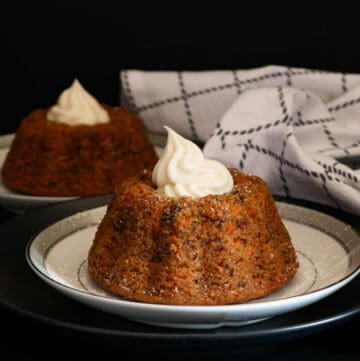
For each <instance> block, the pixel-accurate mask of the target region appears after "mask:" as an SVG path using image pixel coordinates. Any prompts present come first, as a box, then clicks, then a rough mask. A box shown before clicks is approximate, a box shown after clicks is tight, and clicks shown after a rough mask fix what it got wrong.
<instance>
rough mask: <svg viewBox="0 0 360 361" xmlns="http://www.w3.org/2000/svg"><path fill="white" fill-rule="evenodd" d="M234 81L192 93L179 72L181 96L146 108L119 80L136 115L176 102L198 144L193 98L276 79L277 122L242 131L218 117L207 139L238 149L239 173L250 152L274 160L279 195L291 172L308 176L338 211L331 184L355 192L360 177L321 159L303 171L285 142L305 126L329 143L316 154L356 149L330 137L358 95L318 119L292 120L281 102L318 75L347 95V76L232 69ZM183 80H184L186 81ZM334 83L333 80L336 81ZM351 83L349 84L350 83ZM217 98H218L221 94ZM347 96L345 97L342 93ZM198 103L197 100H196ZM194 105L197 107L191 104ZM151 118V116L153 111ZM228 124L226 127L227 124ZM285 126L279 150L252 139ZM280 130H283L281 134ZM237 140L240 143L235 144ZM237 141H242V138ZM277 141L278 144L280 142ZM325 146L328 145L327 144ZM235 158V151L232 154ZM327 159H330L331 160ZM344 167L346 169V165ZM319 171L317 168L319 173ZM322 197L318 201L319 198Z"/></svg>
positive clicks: (286, 188)
mask: <svg viewBox="0 0 360 361" xmlns="http://www.w3.org/2000/svg"><path fill="white" fill-rule="evenodd" d="M230 74H231V75H232V79H230V80H229V81H226V82H223V83H221V84H217V85H213V86H206V87H203V88H201V89H197V90H191V85H190V83H189V84H186V81H184V75H185V74H184V72H177V80H178V89H179V94H178V95H175V96H172V97H168V98H166V97H165V98H163V99H155V100H154V101H151V102H149V103H148V104H139V103H138V102H137V101H136V98H135V97H134V96H133V90H132V88H131V82H129V77H128V75H127V72H126V71H124V72H122V82H123V92H124V95H125V98H126V99H127V100H128V103H129V104H130V107H131V110H132V111H133V112H135V113H137V114H142V113H144V112H147V111H150V110H156V109H157V108H160V107H164V106H168V105H169V104H172V105H174V104H178V105H179V106H180V108H174V109H176V111H177V110H179V109H180V110H181V108H183V109H184V114H185V118H184V119H186V121H187V123H188V125H189V128H190V131H191V137H192V139H193V140H194V141H195V142H198V143H200V141H199V134H198V129H199V130H200V129H201V128H200V127H198V126H199V124H198V121H200V120H198V119H197V118H196V116H195V114H196V113H194V112H193V111H192V108H191V104H192V101H195V98H197V97H201V96H206V95H208V94H215V93H221V92H225V91H226V92H227V93H226V94H229V92H228V91H229V90H231V89H232V90H233V92H234V93H233V96H234V99H236V96H238V95H240V94H241V93H242V92H243V91H244V90H246V89H249V88H253V87H256V86H258V85H260V86H261V82H264V81H267V80H270V81H271V80H276V81H277V82H278V83H282V84H283V85H282V86H278V87H277V91H278V102H279V103H278V104H279V110H280V113H279V115H278V118H277V119H270V120H268V121H267V122H266V123H264V124H259V125H257V126H252V127H248V128H246V127H244V124H236V123H234V124H233V125H230V129H229V128H227V127H225V126H224V124H222V122H221V119H219V121H218V122H217V123H216V126H215V127H214V129H213V130H212V133H211V135H210V138H218V140H219V142H220V148H221V150H223V151H224V150H228V149H230V148H234V147H238V148H239V152H238V157H239V158H238V160H237V161H238V167H239V168H240V169H242V170H245V169H246V168H247V167H246V166H247V160H248V159H249V158H250V152H257V153H260V154H261V155H263V156H265V157H269V158H270V159H271V160H274V161H275V162H276V164H277V174H278V176H279V177H280V181H281V185H282V189H283V194H284V195H286V196H291V194H292V189H291V184H292V183H289V181H288V178H287V177H288V176H290V174H291V176H293V173H294V172H295V173H298V174H299V177H300V178H301V177H302V178H303V179H304V182H305V183H306V178H310V179H312V183H317V185H318V187H320V188H321V189H322V190H323V196H324V197H327V200H328V201H327V203H328V204H330V205H333V206H335V207H338V208H340V209H342V208H343V207H342V199H341V197H338V195H337V194H338V193H337V192H336V191H335V188H336V187H335V186H334V185H336V184H338V183H343V184H344V183H345V184H347V185H349V186H352V185H354V187H355V188H356V189H358V184H359V183H360V177H358V176H357V175H356V174H355V172H351V170H350V171H347V170H344V169H343V168H344V167H339V166H338V165H337V164H336V162H333V163H332V164H327V163H326V162H324V161H319V160H317V159H316V158H315V159H314V161H315V163H316V164H317V165H318V167H316V166H312V167H310V168H309V169H306V167H305V166H304V165H301V164H307V163H302V162H301V160H300V159H298V160H294V159H290V158H289V157H290V155H287V150H288V147H289V146H290V145H289V143H288V142H289V140H290V139H291V137H292V136H294V133H293V132H292V131H291V128H290V127H289V125H291V126H292V127H294V128H297V127H307V126H310V127H311V126H314V125H316V126H318V127H317V129H320V130H322V132H323V134H324V135H325V140H327V141H328V144H329V147H328V148H327V149H322V150H321V151H320V150H319V153H324V152H327V151H334V150H341V151H343V152H344V156H348V155H349V154H350V150H352V149H355V148H358V147H359V146H360V140H359V141H355V142H353V143H352V144H348V145H344V144H343V142H340V141H339V140H337V139H336V137H335V136H334V133H333V129H335V128H333V123H336V117H337V113H338V112H342V111H345V110H347V109H348V108H350V107H355V106H359V105H360V97H359V96H355V97H350V94H349V96H348V98H344V97H342V98H341V99H342V100H340V99H339V102H336V101H334V102H332V103H331V106H328V111H329V113H330V114H329V116H323V117H316V118H307V117H304V113H302V112H301V111H297V112H296V113H295V114H292V115H293V117H292V116H291V115H290V114H289V110H288V104H287V103H286V101H285V99H284V91H285V87H288V86H290V87H291V86H296V82H297V80H299V77H303V76H304V77H305V76H312V75H315V76H316V75H317V74H330V75H331V76H337V77H338V78H337V79H339V81H338V84H339V85H338V87H339V88H338V89H339V90H338V91H339V92H341V93H342V94H345V93H347V92H348V91H349V78H348V74H345V73H333V72H327V71H320V70H311V69H297V68H291V67H287V68H285V67H284V68H282V69H279V70H276V71H270V72H269V71H268V72H266V71H265V72H264V73H263V74H260V75H257V76H249V77H247V78H244V75H243V73H241V77H240V76H239V73H238V71H236V70H232V71H231V73H230ZM186 79H187V78H185V80H186ZM335 83H336V78H335ZM350 84H352V83H350ZM305 94H306V97H307V98H308V99H309V98H311V96H312V95H310V94H309V93H307V92H305ZM219 95H220V94H219ZM344 96H345V97H346V95H344ZM199 101H201V99H200V100H199ZM193 104H195V103H193ZM154 114H155V113H154ZM227 126H229V125H227ZM275 127H283V128H284V132H283V139H281V138H280V139H279V140H278V145H277V147H280V149H278V148H276V149H278V150H277V151H274V150H273V149H272V148H271V147H270V146H269V145H267V146H266V145H265V146H264V145H263V144H256V143H255V141H254V139H256V137H255V136H256V135H257V134H258V133H260V132H266V131H268V130H269V131H271V130H272V128H275ZM281 132H282V130H281ZM238 138H239V142H241V143H239V142H238V143H235V145H234V142H236V141H237V139H238ZM240 139H241V140H240ZM280 142H281V143H280ZM325 145H326V144H325ZM231 154H236V153H231ZM329 159H331V158H329ZM345 168H346V167H345ZM288 169H291V170H292V172H291V173H289V172H288ZM319 169H320V170H319ZM319 198H321V197H319Z"/></svg>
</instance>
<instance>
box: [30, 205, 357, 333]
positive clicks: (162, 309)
mask: <svg viewBox="0 0 360 361" xmlns="http://www.w3.org/2000/svg"><path fill="white" fill-rule="evenodd" d="M280 204H283V205H285V206H289V205H290V206H291V207H293V209H294V208H295V210H296V209H297V210H298V211H299V212H304V211H305V212H310V215H312V214H314V212H315V213H320V214H321V215H322V216H323V217H324V216H325V218H326V219H329V218H330V219H331V220H335V221H336V222H337V223H338V225H339V226H340V227H347V228H348V226H349V224H348V223H345V222H343V221H342V220H339V219H337V218H335V217H332V216H331V215H328V214H324V213H322V212H319V211H317V210H314V209H310V208H307V207H303V206H299V205H295V204H289V202H284V201H277V206H279V205H280ZM104 206H106V205H103V206H98V207H93V208H89V209H86V210H83V211H81V212H78V213H83V212H89V211H96V209H100V208H103V207H104ZM72 216H74V214H70V215H68V216H66V217H63V218H61V219H60V220H58V221H57V222H54V223H52V224H50V225H48V226H47V227H44V228H42V229H41V230H39V232H37V233H36V234H34V236H33V237H32V238H31V239H30V240H29V241H28V242H27V244H26V249H25V257H26V261H27V263H28V265H29V266H30V268H31V269H32V270H33V271H34V272H35V273H36V274H37V276H38V277H40V278H42V280H43V281H45V282H46V283H48V284H49V285H50V286H51V287H53V288H55V289H56V291H57V292H61V293H63V294H65V295H66V296H67V297H69V298H71V299H74V298H75V301H76V302H79V303H82V304H85V305H87V306H88V307H89V305H88V303H87V302H82V301H79V300H78V297H80V298H85V299H87V300H92V301H94V302H100V303H103V304H106V305H107V306H109V305H110V306H115V307H116V306H119V307H120V308H121V311H120V312H114V314H115V315H116V316H120V317H123V318H126V319H128V320H129V319H130V320H131V318H129V317H128V316H127V314H128V312H127V310H126V309H131V311H130V312H134V310H141V311H143V312H144V313H146V314H150V313H151V312H152V311H154V312H159V313H160V315H159V317H160V321H151V322H150V321H149V323H150V324H156V323H157V324H158V325H161V324H162V323H163V322H164V321H162V318H163V317H164V315H166V314H167V313H168V314H172V315H173V316H174V317H175V318H176V319H179V317H180V318H181V317H182V316H190V317H191V316H192V315H194V313H199V312H200V314H201V315H200V319H204V318H205V319H206V317H211V316H214V315H215V314H217V313H218V312H222V313H224V316H223V318H222V319H219V320H215V321H211V320H209V321H208V322H206V320H205V321H204V320H202V321H200V319H199V320H194V321H193V322H186V323H185V324H188V325H191V324H193V325H206V324H208V325H210V324H212V325H219V326H215V327H220V326H222V325H224V326H230V327H233V326H232V324H236V323H239V322H242V319H243V318H242V317H241V316H240V319H237V320H232V321H227V320H226V316H227V315H231V314H232V312H237V313H241V314H244V313H246V312H249V311H250V312H258V311H259V310H261V309H262V308H263V307H264V306H265V305H266V310H268V311H267V313H268V314H272V313H273V312H272V310H273V308H274V307H275V308H279V307H280V308H281V307H283V306H284V305H287V306H289V305H290V307H291V309H290V310H288V309H287V310H285V312H281V313H277V312H276V313H275V315H274V314H273V315H270V316H268V315H267V316H264V317H266V318H268V317H270V318H273V317H277V316H282V315H285V314H286V313H289V312H299V311H300V310H301V309H302V308H304V307H307V306H310V305H312V304H313V303H316V302H319V301H321V300H322V299H323V298H326V297H329V296H331V295H332V294H333V293H334V292H337V291H338V290H340V289H341V288H342V287H344V286H346V285H347V284H348V283H350V282H351V281H352V280H353V279H354V278H355V277H356V276H357V275H359V273H360V262H358V264H357V265H356V266H355V267H354V269H353V270H352V271H351V272H350V273H348V274H347V275H346V276H345V277H342V278H341V279H339V280H337V281H335V282H332V283H330V284H328V285H327V286H325V287H321V288H319V289H316V290H313V291H310V292H305V293H302V294H299V295H295V296H291V297H285V298H280V299H277V300H269V301H264V302H262V301H256V302H254V303H240V304H229V305H207V306H206V305H163V304H153V303H144V302H137V301H131V300H125V299H117V298H114V299H113V298H110V297H104V296H100V295H96V294H93V293H91V292H87V291H85V290H81V289H79V288H75V287H72V286H70V285H66V284H64V283H62V282H61V281H57V280H55V279H54V278H52V277H51V276H50V275H49V274H48V273H45V272H43V271H42V270H40V269H39V268H38V267H37V266H36V264H35V262H34V261H33V260H32V258H31V256H30V251H31V246H32V245H33V244H34V242H35V241H36V238H37V237H38V236H39V235H40V234H41V233H42V232H44V231H46V229H48V228H49V227H51V226H53V225H54V224H56V223H61V222H63V221H65V220H66V219H67V218H69V217H72ZM285 219H286V218H285ZM290 220H291V221H293V219H290ZM298 223H300V224H304V225H305V226H309V227H313V228H315V227H314V225H311V224H310V225H309V224H306V223H301V222H298ZM84 226H85V227H84ZM90 226H93V224H91V225H89V227H90ZM350 227H351V226H350ZM82 228H88V227H86V225H81V229H82ZM316 229H319V230H321V231H322V232H323V233H325V232H326V231H325V230H324V228H322V229H321V227H316ZM351 229H352V230H353V231H354V233H355V234H356V235H357V236H358V237H359V236H360V234H359V232H357V231H356V230H355V229H354V228H353V227H351ZM75 231H76V230H75ZM71 233H73V232H71ZM330 236H331V238H333V241H334V242H337V243H338V244H340V245H342V244H341V243H340V242H339V240H338V237H335V235H332V234H330ZM62 239H63V235H60V238H59V240H58V241H60V242H61V240H62ZM43 256H44V255H43V254H42V255H41V259H42V260H44V257H43ZM347 258H349V257H348V255H347ZM54 284H55V286H54ZM59 288H60V290H59ZM64 289H65V291H64V292H63V290H64ZM69 293H71V294H75V297H73V295H71V296H69ZM323 293H325V295H322V294H323ZM299 302H300V303H301V302H305V305H300V306H299V305H298V303H299ZM93 308H95V309H98V308H97V307H93ZM124 308H125V312H124V311H123V310H124ZM287 308H288V307H287ZM102 312H107V311H102ZM107 313H109V312H107ZM110 314H111V313H110ZM194 317H196V315H194ZM262 317H263V316H261V317H259V318H262ZM132 320H134V321H137V322H148V321H145V320H146V317H145V318H143V317H141V318H136V319H135V318H132ZM252 320H254V318H252ZM163 324H164V323H163ZM179 324H180V321H178V320H174V321H167V325H174V326H172V327H175V328H179V327H178V326H176V325H179ZM200 327H201V326H200ZM239 327H243V326H239ZM180 328H181V327H180ZM196 328H197V327H196V326H195V327H194V326H193V327H191V326H190V329H196ZM210 329H211V328H210Z"/></svg>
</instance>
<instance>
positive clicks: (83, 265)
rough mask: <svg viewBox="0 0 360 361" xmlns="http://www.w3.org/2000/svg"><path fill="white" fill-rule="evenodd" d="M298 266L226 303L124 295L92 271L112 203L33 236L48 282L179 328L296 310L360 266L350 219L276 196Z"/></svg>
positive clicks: (35, 257) (32, 247)
mask: <svg viewBox="0 0 360 361" xmlns="http://www.w3.org/2000/svg"><path fill="white" fill-rule="evenodd" d="M277 204H278V207H279V210H280V213H281V216H282V218H283V220H284V223H285V225H286V227H287V229H288V230H289V232H290V235H291V238H292V242H293V244H294V246H295V249H296V251H297V256H298V260H299V263H300V268H299V270H298V272H297V274H296V276H295V277H294V279H293V280H291V281H290V282H289V283H288V284H287V285H286V286H285V287H283V288H282V289H280V290H278V291H277V292H275V293H273V294H272V295H270V296H267V297H263V298H261V299H258V300H254V301H251V302H248V303H244V304H234V305H225V306H173V305H158V304H148V303H141V302H132V301H126V300H124V299H120V298H118V297H116V296H114V295H112V294H110V293H108V292H106V291H105V290H103V289H102V288H100V287H99V286H97V285H96V284H95V283H94V282H93V281H92V279H91V278H90V276H89V274H88V272H87V255H88V250H89V248H90V246H91V244H92V241H93V239H94V234H95V231H96V229H97V225H98V223H99V222H100V220H101V219H102V217H103V216H104V214H105V211H106V207H99V208H94V209H91V210H88V211H84V212H79V213H77V214H74V215H72V216H70V217H67V218H64V219H63V220H61V221H59V222H56V223H54V224H52V225H51V226H49V227H47V228H45V229H44V230H43V231H41V232H40V233H39V234H38V235H37V236H36V237H35V238H34V239H32V240H31V241H30V242H29V244H28V247H27V251H26V258H27V261H28V263H29V265H30V267H31V268H32V269H33V270H34V271H35V273H36V274H37V275H38V276H39V277H40V278H42V279H43V280H44V281H45V282H47V283H48V284H49V285H51V286H52V287H54V288H55V289H57V290H58V291H60V292H62V293H64V294H66V295H67V296H69V297H71V298H73V299H75V300H77V301H79V302H81V303H84V304H86V305H88V306H91V307H94V308H96V309H100V310H102V311H105V312H109V313H112V314H114V315H117V316H123V317H126V318H129V319H131V320H135V321H138V322H143V323H147V324H152V325H157V326H165V327H175V328H196V329H200V328H215V327H220V326H239V325H243V324H248V323H251V322H257V321H260V320H263V319H266V318H269V317H273V316H276V315H280V314H283V313H286V312H290V311H294V310H296V309H299V308H301V307H304V306H307V305H309V304H312V303H314V302H316V301H318V300H320V299H322V298H324V297H326V296H328V295H330V294H331V293H333V292H335V291H337V290H339V289H340V288H341V287H343V286H344V285H345V284H347V283H348V282H350V281H351V280H352V279H353V278H354V277H355V276H356V275H357V274H358V273H359V271H360V237H359V235H358V234H357V233H356V232H355V231H354V230H353V229H352V228H351V227H350V226H349V225H347V224H345V223H343V222H341V221H339V220H337V219H335V218H333V217H330V216H328V215H326V214H324V213H320V212H317V211H314V210H311V209H307V208H303V207H299V206H295V205H291V204H287V203H282V202H278V203H277Z"/></svg>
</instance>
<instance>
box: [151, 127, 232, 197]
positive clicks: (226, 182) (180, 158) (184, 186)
mask: <svg viewBox="0 0 360 361" xmlns="http://www.w3.org/2000/svg"><path fill="white" fill-rule="evenodd" d="M165 128H166V130H167V132H168V138H167V144H166V146H165V149H164V152H163V154H162V156H161V158H160V159H159V160H158V162H157V163H156V165H155V168H154V171H153V174H152V180H153V182H154V184H155V185H157V186H158V191H159V192H164V193H165V194H166V195H167V196H169V197H175V198H176V197H182V196H187V197H192V198H199V197H204V196H207V195H210V194H213V195H216V194H217V195H220V194H224V193H228V192H230V191H231V190H232V189H233V186H234V182H233V178H232V176H231V174H230V172H229V170H228V169H227V168H226V167H225V166H224V165H223V164H222V163H220V162H218V161H215V160H212V159H207V158H205V157H204V155H203V153H202V151H201V149H200V148H199V147H198V146H197V145H196V144H194V143H193V142H191V141H189V140H187V139H185V138H183V137H182V136H180V135H179V134H177V133H176V132H175V131H174V130H172V129H171V128H169V127H165Z"/></svg>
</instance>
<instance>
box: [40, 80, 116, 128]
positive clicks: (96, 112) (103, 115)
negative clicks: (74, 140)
mask: <svg viewBox="0 0 360 361" xmlns="http://www.w3.org/2000/svg"><path fill="white" fill-rule="evenodd" d="M46 117H47V120H49V121H52V122H57V123H64V124H68V125H79V124H87V125H93V124H99V123H106V122H108V121H109V119H110V117H109V114H108V113H107V111H106V110H105V109H104V108H103V107H102V106H101V105H100V104H99V103H98V101H97V100H96V99H95V98H94V97H93V96H92V95H91V94H89V93H88V92H87V91H86V90H85V89H84V88H83V87H82V85H81V84H80V82H79V81H78V80H77V79H75V80H74V82H73V84H72V85H71V87H70V88H68V89H66V90H64V91H63V92H62V93H61V94H60V96H59V99H58V103H57V104H56V105H54V106H53V107H52V108H50V110H49V111H48V113H47V116H46Z"/></svg>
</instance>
